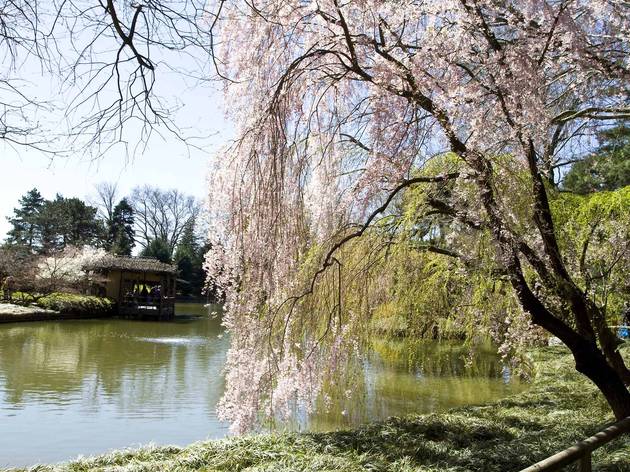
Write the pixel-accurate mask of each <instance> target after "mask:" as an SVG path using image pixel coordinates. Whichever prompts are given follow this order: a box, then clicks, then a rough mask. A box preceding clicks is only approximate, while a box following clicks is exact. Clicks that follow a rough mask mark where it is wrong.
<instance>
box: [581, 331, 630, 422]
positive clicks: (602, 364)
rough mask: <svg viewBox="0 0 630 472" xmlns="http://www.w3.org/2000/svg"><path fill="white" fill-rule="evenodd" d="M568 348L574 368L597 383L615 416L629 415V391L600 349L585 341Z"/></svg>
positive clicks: (623, 416) (621, 417) (618, 417)
mask: <svg viewBox="0 0 630 472" xmlns="http://www.w3.org/2000/svg"><path fill="white" fill-rule="evenodd" d="M570 349H571V352H572V353H573V358H574V359H575V368H576V370H577V371H578V372H580V373H582V374H584V375H585V376H586V377H588V378H589V379H590V380H591V381H592V382H593V383H594V384H595V385H597V387H598V388H599V390H600V391H601V392H602V394H603V395H604V398H605V399H606V401H607V402H608V404H609V405H610V408H611V409H612V411H613V413H614V415H615V418H617V419H618V420H621V419H623V418H626V417H629V416H630V392H628V389H627V388H626V386H625V384H624V382H623V380H622V379H621V377H620V376H619V374H618V373H617V371H616V370H615V369H613V368H612V367H611V366H610V364H608V362H607V361H606V358H605V357H604V355H603V354H602V353H601V352H600V350H599V349H598V348H597V347H596V346H593V345H592V344H590V343H588V342H586V341H585V342H584V343H580V345H578V346H573V347H571V348H570Z"/></svg>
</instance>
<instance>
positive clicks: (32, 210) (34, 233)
mask: <svg viewBox="0 0 630 472" xmlns="http://www.w3.org/2000/svg"><path fill="white" fill-rule="evenodd" d="M44 202H45V200H44V198H43V197H42V196H41V194H40V193H39V191H38V190H37V189H36V188H33V189H31V190H29V191H28V192H27V193H26V194H25V195H24V196H23V197H22V198H20V200H19V204H20V206H19V208H15V209H14V210H13V213H14V216H13V218H8V220H9V223H11V225H12V226H13V228H12V229H11V230H10V231H9V233H8V238H7V242H8V243H9V244H14V245H19V246H25V247H27V248H28V249H29V250H31V251H33V250H36V249H37V248H39V247H40V246H41V231H40V226H39V217H40V212H41V210H42V207H43V206H44Z"/></svg>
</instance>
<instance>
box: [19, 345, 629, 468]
mask: <svg viewBox="0 0 630 472" xmlns="http://www.w3.org/2000/svg"><path fill="white" fill-rule="evenodd" d="M627 354H629V352H628V350H626V355H627ZM532 356H533V361H534V364H535V366H536V376H535V378H534V380H533V381H532V385H531V388H530V389H528V390H527V391H525V392H523V393H521V394H518V395H516V396H513V397H509V398H506V399H503V400H501V401H498V402H495V403H492V404H488V405H482V406H470V407H465V408H459V409H455V410H451V411H449V412H447V413H440V414H430V415H422V416H409V417H405V418H391V419H389V420H388V421H385V422H382V423H374V424H370V425H367V426H365V427H362V428H359V429H355V430H351V431H339V432H331V433H318V434H277V435H258V436H247V437H238V438H229V439H224V440H219V441H207V442H200V443H196V444H193V445H190V446H187V447H172V446H169V447H147V448H144V449H140V450H135V451H134V450H128V451H116V452H111V453H109V454H105V455H102V456H99V457H94V458H86V459H80V460H77V461H74V462H71V463H68V464H63V465H50V466H38V467H35V468H33V469H31V470H33V471H39V472H44V471H46V472H62V471H63V472H69V471H102V472H105V471H107V472H118V471H120V472H122V471H126V472H131V471H133V472H140V471H147V472H148V471H173V472H189V471H244V470H247V471H400V472H402V471H426V472H428V471H449V472H455V471H458V472H459V471H462V472H463V471H518V470H520V469H522V468H524V467H526V466H528V465H530V464H532V463H534V462H536V461H538V460H540V459H543V458H545V457H547V456H549V455H551V454H553V453H555V452H557V451H559V450H562V449H564V448H566V447H568V446H571V445H572V444H573V443H575V442H577V441H578V440H581V439H583V438H585V437H587V436H589V435H591V434H592V433H594V432H596V431H598V430H599V429H600V428H601V427H602V426H603V425H604V424H606V423H607V422H610V421H611V420H612V416H611V414H610V411H609V409H608V407H607V406H606V403H605V402H604V400H603V398H602V397H601V395H600V394H599V393H598V391H597V390H596V389H595V388H594V387H593V386H592V384H590V383H589V382H588V381H587V380H585V379H584V378H582V377H581V376H580V375H579V374H578V373H577V372H576V371H575V370H574V366H573V363H572V360H571V357H570V355H569V354H568V351H566V350H565V349H563V348H546V349H544V350H540V351H536V352H534V353H533V354H532ZM593 459H594V469H593V470H596V471H630V435H627V436H625V437H621V438H619V439H617V440H615V441H614V442H611V443H609V444H608V445H607V446H605V447H603V448H601V449H599V450H598V451H597V452H596V453H595V454H594V456H593ZM567 470H575V469H571V468H569V469H567Z"/></svg>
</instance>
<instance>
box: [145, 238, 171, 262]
mask: <svg viewBox="0 0 630 472" xmlns="http://www.w3.org/2000/svg"><path fill="white" fill-rule="evenodd" d="M140 255H141V256H143V257H154V258H156V259H157V260H158V261H160V262H165V263H167V264H170V263H171V251H170V249H169V246H168V242H167V241H166V240H165V239H160V238H158V239H153V240H151V241H150V242H149V244H148V245H147V247H146V248H144V249H143V250H142V252H141V253H140Z"/></svg>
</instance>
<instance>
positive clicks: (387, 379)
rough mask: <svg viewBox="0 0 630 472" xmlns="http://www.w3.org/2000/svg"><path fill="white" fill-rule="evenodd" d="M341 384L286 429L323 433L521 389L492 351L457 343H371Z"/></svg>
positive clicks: (440, 409) (475, 400)
mask: <svg viewBox="0 0 630 472" xmlns="http://www.w3.org/2000/svg"><path fill="white" fill-rule="evenodd" d="M350 369H353V370H354V374H353V375H352V376H351V377H350V379H349V381H348V383H347V384H346V385H345V386H342V385H339V384H338V383H337V384H335V385H334V386H329V387H328V388H327V390H326V393H327V396H328V398H326V399H325V400H324V399H320V401H319V403H318V405H317V410H316V413H315V414H313V415H311V416H310V418H307V417H306V416H305V415H302V416H301V417H300V420H299V421H296V422H295V423H293V424H291V425H289V427H292V428H298V429H309V430H316V431H327V430H331V429H338V428H340V427H351V426H355V425H357V424H362V423H366V422H369V421H373V420H377V419H384V418H387V417H389V416H400V415H406V414H412V413H429V412H434V411H443V410H446V409H449V408H453V407H457V406H461V405H470V404H481V403H486V402H489V401H492V400H495V399H497V398H500V397H503V396H506V395H509V394H510V393H513V392H516V391H519V390H521V389H522V388H524V387H525V385H524V384H521V383H520V382H518V379H511V378H510V375H509V369H507V368H506V367H504V366H502V365H501V363H500V362H499V360H498V359H497V356H496V349H493V348H492V346H490V345H482V346H477V347H475V348H473V349H472V350H471V348H470V347H467V346H464V345H462V344H461V343H455V342H440V343H437V342H433V341H411V340H388V341H374V342H373V343H372V345H371V349H370V351H369V352H368V354H367V356H366V358H365V359H363V360H362V361H360V362H359V361H355V362H354V363H353V364H352V365H351V366H350Z"/></svg>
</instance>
